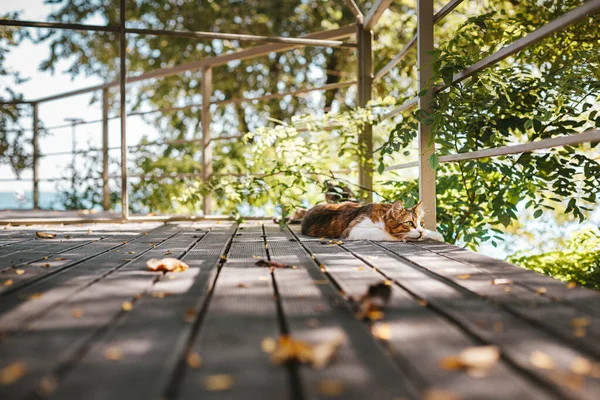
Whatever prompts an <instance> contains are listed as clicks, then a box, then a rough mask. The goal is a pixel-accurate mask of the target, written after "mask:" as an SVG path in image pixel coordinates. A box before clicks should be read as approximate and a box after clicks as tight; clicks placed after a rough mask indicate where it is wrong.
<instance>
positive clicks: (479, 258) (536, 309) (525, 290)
mask: <svg viewBox="0 0 600 400" xmlns="http://www.w3.org/2000/svg"><path fill="white" fill-rule="evenodd" d="M409 246H415V247H419V248H426V247H434V246H435V247H438V245H437V244H431V243H429V244H423V245H421V244H420V242H417V243H415V244H414V245H409ZM403 247H404V248H406V246H403ZM439 247H442V248H444V249H446V248H447V247H453V246H450V245H446V244H444V246H439ZM402 251H403V252H404V251H407V250H402ZM417 251H418V253H417V255H416V256H415V259H413V261H415V262H418V263H419V265H420V266H422V267H423V268H426V269H428V270H429V271H432V272H434V273H436V274H439V275H440V276H444V277H445V278H447V279H448V280H450V281H452V282H454V284H456V285H459V286H462V287H464V288H465V289H467V290H469V291H471V292H473V293H476V294H478V295H480V296H482V297H485V298H487V299H489V300H492V301H494V302H496V303H498V304H500V305H502V306H503V307H504V308H505V309H507V310H509V311H511V312H512V313H513V314H515V315H518V316H520V317H522V318H525V319H527V320H530V321H533V322H534V323H536V324H539V325H540V326H541V327H543V328H544V330H546V331H547V332H552V333H553V334H554V335H556V336H558V337H560V338H561V339H562V340H563V341H564V342H565V343H572V346H575V347H578V348H581V349H584V350H585V351H586V352H588V353H590V354H593V355H595V357H596V358H598V359H600V340H599V338H600V315H599V314H600V311H598V308H597V306H598V304H599V300H600V293H598V292H595V291H592V290H586V289H580V290H579V291H580V292H581V293H582V294H583V295H584V296H581V297H584V298H586V300H587V301H586V304H587V305H588V306H592V308H588V307H579V306H578V305H576V304H573V303H571V302H569V301H563V300H562V298H563V296H562V294H563V293H566V292H568V291H569V289H567V287H566V285H565V284H564V283H562V282H557V281H556V280H555V279H552V278H550V277H548V276H545V275H541V274H538V273H535V272H533V271H529V270H525V269H523V268H518V267H515V266H513V265H511V264H508V263H505V262H500V261H498V260H494V259H491V258H489V257H485V256H483V255H475V256H473V255H472V254H473V253H471V252H469V251H464V250H456V251H452V250H450V251H446V252H444V253H442V254H438V253H434V252H429V251H427V250H425V252H423V251H420V250H417ZM457 252H458V254H459V256H458V257H459V258H461V257H465V258H466V259H468V260H470V262H468V263H465V262H459V261H457V260H456V259H454V258H452V257H450V256H447V254H455V253H457ZM403 254H404V253H403ZM497 261H498V262H497ZM493 265H496V266H498V268H496V269H494V267H493ZM465 274H468V275H469V279H459V278H457V276H461V277H464V276H465ZM532 274H533V275H539V276H538V277H536V278H538V279H536V281H537V283H538V286H530V285H527V278H524V279H523V278H522V276H523V275H526V276H529V275H532ZM495 280H505V281H506V280H508V281H510V282H514V284H512V283H511V284H509V285H494V284H493V283H494V281H495ZM545 285H547V286H551V289H550V293H551V294H550V295H549V293H548V292H549V291H548V288H547V287H546V286H545ZM536 290H537V291H539V293H538V292H537V291H536ZM587 292H589V293H587ZM585 295H587V296H585ZM594 305H595V306H596V307H595V308H593V306H594ZM588 310H593V311H591V312H589V311H588ZM574 321H575V322H574ZM577 321H583V322H579V325H581V324H582V323H583V324H584V325H585V326H583V327H582V326H578V325H577ZM574 324H575V325H576V326H574Z"/></svg>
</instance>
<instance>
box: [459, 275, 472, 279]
mask: <svg viewBox="0 0 600 400" xmlns="http://www.w3.org/2000/svg"><path fill="white" fill-rule="evenodd" d="M469 278H471V275H470V274H462V275H456V279H462V280H466V279H469Z"/></svg>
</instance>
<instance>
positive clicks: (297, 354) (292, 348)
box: [261, 332, 344, 369]
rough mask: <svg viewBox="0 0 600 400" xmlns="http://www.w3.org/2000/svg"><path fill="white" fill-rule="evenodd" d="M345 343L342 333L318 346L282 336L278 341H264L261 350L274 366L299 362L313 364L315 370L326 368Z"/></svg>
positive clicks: (266, 339) (267, 339)
mask: <svg viewBox="0 0 600 400" xmlns="http://www.w3.org/2000/svg"><path fill="white" fill-rule="evenodd" d="M343 343H344V335H343V333H341V332H338V334H337V335H335V336H334V337H333V338H332V339H330V340H328V341H326V342H323V343H320V344H317V345H314V344H311V343H307V342H303V341H300V340H296V339H293V338H292V337H291V336H289V335H281V336H279V339H278V340H277V341H276V340H275V339H273V338H265V339H263V340H262V342H261V348H262V350H263V351H264V352H265V353H268V354H270V357H271V361H272V362H273V363H274V364H277V365H279V364H283V363H285V362H288V361H297V362H299V363H302V364H311V365H312V367H313V368H317V369H318V368H323V367H325V366H326V365H327V364H328V363H329V362H330V361H331V359H332V358H333V356H334V355H335V353H336V352H337V350H338V349H339V347H340V346H341V345H342V344H343Z"/></svg>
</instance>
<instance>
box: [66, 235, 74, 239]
mask: <svg viewBox="0 0 600 400" xmlns="http://www.w3.org/2000/svg"><path fill="white" fill-rule="evenodd" d="M65 239H73V236H71V235H65Z"/></svg>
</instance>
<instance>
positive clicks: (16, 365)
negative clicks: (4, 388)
mask: <svg viewBox="0 0 600 400" xmlns="http://www.w3.org/2000/svg"><path fill="white" fill-rule="evenodd" d="M25 370H26V368H25V363H23V362H21V361H15V362H13V363H12V364H9V365H8V366H6V367H4V368H2V369H0V385H10V384H12V383H14V382H16V381H18V380H19V379H21V378H22V377H23V375H25Z"/></svg>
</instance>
